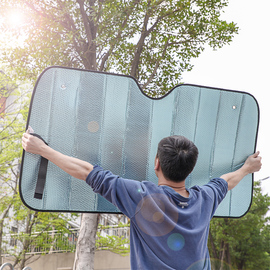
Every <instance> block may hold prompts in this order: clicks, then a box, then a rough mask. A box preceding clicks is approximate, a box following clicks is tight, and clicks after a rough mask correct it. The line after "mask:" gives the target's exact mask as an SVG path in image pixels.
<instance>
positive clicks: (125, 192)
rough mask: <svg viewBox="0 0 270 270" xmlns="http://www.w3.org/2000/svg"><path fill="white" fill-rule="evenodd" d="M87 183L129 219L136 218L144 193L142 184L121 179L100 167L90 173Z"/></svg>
mask: <svg viewBox="0 0 270 270" xmlns="http://www.w3.org/2000/svg"><path fill="white" fill-rule="evenodd" d="M86 183H87V184H88V185H90V186H91V187H92V188H93V191H94V192H95V193H98V194H100V195H101V196H103V197H104V198H105V199H107V200H108V201H109V202H111V203H112V204H114V205H115V206H116V207H118V208H119V210H120V211H121V212H122V213H123V214H125V215H126V216H128V217H129V218H132V217H133V216H134V214H135V211H136V208H137V206H138V203H139V202H140V201H141V199H142V197H143V193H144V185H143V184H142V183H141V182H139V181H135V180H129V179H124V178H121V177H119V176H118V175H114V174H113V173H112V172H110V171H106V170H103V169H102V168H101V167H99V166H95V167H94V169H93V170H92V172H90V174H89V175H88V176H87V178H86Z"/></svg>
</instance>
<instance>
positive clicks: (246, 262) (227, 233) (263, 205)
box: [209, 182, 270, 270]
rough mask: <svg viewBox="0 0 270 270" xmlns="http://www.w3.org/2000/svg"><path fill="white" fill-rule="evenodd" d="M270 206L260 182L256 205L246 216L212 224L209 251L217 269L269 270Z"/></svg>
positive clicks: (255, 193) (256, 188)
mask: <svg viewBox="0 0 270 270" xmlns="http://www.w3.org/2000/svg"><path fill="white" fill-rule="evenodd" d="M269 207H270V197H269V196H268V195H262V193H261V187H260V182H256V183H255V187H254V196H253V203H252V206H251V208H250V211H249V212H248V213H247V214H246V215H245V216H244V217H242V218H240V219H221V218H219V219H213V220H212V221H211V226H210V234H209V250H210V255H211V257H212V258H213V259H216V260H214V261H215V263H216V264H215V265H214V266H213V269H214V270H216V269H218V270H222V269H227V268H224V267H223V266H224V265H231V266H232V269H239V270H242V269H261V270H264V269H265V270H267V269H269V265H270V252H269V235H270V226H269V220H270V219H269V217H266V216H265V215H266V213H267V211H268V210H269ZM222 267H223V268H222Z"/></svg>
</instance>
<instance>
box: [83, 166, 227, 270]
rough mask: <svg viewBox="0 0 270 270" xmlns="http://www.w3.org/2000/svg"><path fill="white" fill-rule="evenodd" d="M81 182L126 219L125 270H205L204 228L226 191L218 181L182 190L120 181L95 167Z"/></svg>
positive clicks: (221, 182) (205, 233)
mask: <svg viewBox="0 0 270 270" xmlns="http://www.w3.org/2000/svg"><path fill="white" fill-rule="evenodd" d="M86 182H87V183H88V184H89V185H90V186H91V187H92V188H93V190H94V192H96V193H99V194H101V195H102V196H103V197H105V198H106V199H107V200H108V201H110V202H111V203H113V204H114V205H115V206H117V207H118V208H119V209H120V211H122V213H123V214H125V215H126V216H127V217H129V218H130V220H131V222H130V258H131V259H130V260H131V269H133V270H136V269H142V270H152V269H161V270H169V269H170V270H172V269H177V270H209V269H211V266H210V259H209V252H208V248H207V239H208V232H209V223H210V220H211V218H212V217H213V215H214V212H215V210H216V209H217V207H218V205H219V203H220V202H221V201H222V200H223V198H224V197H225V195H226V193H227V191H228V184H227V182H226V181H225V180H224V179H221V178H216V179H213V180H211V181H210V182H209V183H208V184H207V185H204V186H201V187H199V186H194V187H192V188H190V189H187V190H188V192H189V197H188V198H186V197H183V196H181V195H180V194H179V193H177V192H175V191H174V190H173V189H172V188H170V187H168V186H157V185H155V184H154V183H152V182H149V181H143V182H139V181H135V180H128V179H124V178H121V177H119V176H117V175H114V174H113V173H111V172H110V171H104V170H103V169H102V168H101V167H98V166H95V167H94V170H93V171H92V172H91V173H90V174H89V175H88V177H87V179H86Z"/></svg>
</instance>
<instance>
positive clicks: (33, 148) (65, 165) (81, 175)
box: [22, 133, 93, 180]
mask: <svg viewBox="0 0 270 270" xmlns="http://www.w3.org/2000/svg"><path fill="white" fill-rule="evenodd" d="M22 146H23V148H24V150H25V151H26V152H29V153H32V154H37V155H41V156H43V157H44V158H46V159H48V160H49V161H51V162H52V163H54V164H55V165H56V166H58V167H59V168H60V169H62V170H63V171H65V172H66V173H68V174H70V175H71V176H73V177H75V178H77V179H81V180H85V179H86V177H87V176H88V174H89V173H90V172H91V171H92V170H93V165H92V164H90V163H89V162H86V161H83V160H80V159H77V158H74V157H70V156H67V155H64V154H62V153H60V152H58V151H55V150H54V149H52V148H51V147H49V146H48V145H46V144H45V143H44V142H43V141H42V140H40V139H39V138H37V137H35V136H33V135H31V134H29V133H24V134H23V137H22Z"/></svg>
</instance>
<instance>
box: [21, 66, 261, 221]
mask: <svg viewBox="0 0 270 270" xmlns="http://www.w3.org/2000/svg"><path fill="white" fill-rule="evenodd" d="M258 124H259V108H258V104H257V102H256V100H255V99H254V97H253V96H251V95H250V94H248V93H245V92H238V91H230V90H224V89H217V88H211V87H204V86H197V85H185V84H183V85H178V86H176V87H175V88H174V89H172V90H171V91H170V92H169V93H168V94H167V95H165V96H163V97H162V98H158V99H153V98H149V97H148V96H146V95H145V94H144V93H143V92H142V91H141V89H140V87H139V85H138V83H137V82H136V80H135V79H133V78H132V77H130V76H123V75H117V74H109V73H101V72H93V71H87V70H79V69H71V68H63V67H50V68H47V69H46V70H45V71H44V72H43V73H42V74H41V75H40V77H39V79H38V81H37V82H36V85H35V89H34V92H33V95H32V100H31V106H30V109H29V116H28V123H27V127H28V125H30V126H31V127H32V128H33V129H34V131H35V133H37V134H38V135H40V136H41V137H42V138H43V139H44V140H45V141H46V142H47V143H48V145H49V146H51V147H52V148H54V149H55V150H57V151H60V152H61V153H63V154H66V155H69V156H73V157H77V158H79V159H82V160H85V161H88V162H90V163H92V164H98V165H101V166H102V167H103V168H104V169H107V170H111V171H112V172H113V173H114V174H117V175H120V176H122V177H124V178H131V179H135V180H138V181H142V180H147V181H152V182H155V183H157V178H156V176H155V172H154V159H155V155H156V151H157V144H158V142H159V141H160V139H162V138H163V137H166V136H170V135H174V134H177V135H183V136H185V137H187V138H188V139H190V140H192V141H194V143H195V144H196V145H197V147H198V149H199V158H198V162H197V165H196V167H195V169H194V170H193V172H192V174H190V175H189V176H188V178H187V180H186V185H187V187H191V186H193V185H203V184H206V183H207V182H208V181H209V180H210V179H211V178H214V177H219V176H221V175H222V174H224V173H228V172H231V171H234V170H236V169H238V168H240V166H242V164H243V162H244V161H245V159H246V158H247V157H248V156H249V155H250V154H252V153H253V152H254V150H255V147H256V139H257V131H258ZM40 164H43V165H42V166H40ZM40 167H42V168H43V169H42V168H41V170H40ZM44 168H45V169H44ZM38 179H39V180H38ZM252 190H253V176H252V175H248V176H246V177H245V179H243V180H242V181H241V182H240V184H239V185H238V186H237V187H236V188H234V189H233V190H232V191H229V192H228V194H227V196H226V198H225V199H224V201H223V202H222V203H221V205H220V206H219V208H218V210H217V212H216V214H215V216H222V217H240V216H242V215H244V214H245V213H246V212H247V211H248V209H249V207H250V204H251V199H252ZM20 194H21V198H22V200H23V202H24V203H25V204H26V206H28V207H29V208H31V209H34V210H37V211H61V212H65V211H66V212H107V213H115V212H119V210H118V209H117V208H116V207H115V206H113V205H112V204H111V203H109V202H108V201H106V200H105V199H104V198H102V197H101V196H100V195H97V194H95V193H94V192H93V191H92V189H91V187H90V186H88V185H87V184H86V183H85V182H84V181H82V180H78V179H75V178H73V177H71V176H69V175H68V174H67V173H65V172H64V171H62V170H61V169H59V168H58V167H57V166H55V165H54V164H52V163H51V162H48V163H47V164H46V161H45V165H44V160H42V159H41V157H40V156H38V155H33V154H29V153H26V152H24V153H23V160H22V168H21V176H20Z"/></svg>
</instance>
